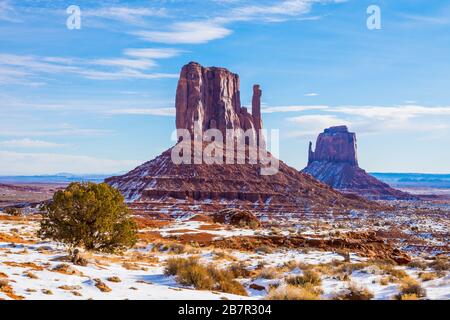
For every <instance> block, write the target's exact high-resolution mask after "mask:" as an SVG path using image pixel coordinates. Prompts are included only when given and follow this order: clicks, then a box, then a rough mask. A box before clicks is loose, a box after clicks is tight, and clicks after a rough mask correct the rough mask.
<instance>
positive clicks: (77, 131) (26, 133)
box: [0, 124, 113, 137]
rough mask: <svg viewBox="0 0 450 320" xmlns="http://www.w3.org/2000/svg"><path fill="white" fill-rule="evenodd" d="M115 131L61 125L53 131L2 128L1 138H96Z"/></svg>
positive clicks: (0, 128) (0, 129)
mask: <svg viewBox="0 0 450 320" xmlns="http://www.w3.org/2000/svg"><path fill="white" fill-rule="evenodd" d="M112 132H113V131H111V130H102V129H89V128H76V127H72V126H70V125H64V124H63V125H61V126H58V127H55V128H52V129H42V130H40V129H37V130H33V129H28V128H27V129H23V130H12V129H5V128H4V126H3V127H0V136H3V137H41V136H78V137H80V136H82V137H94V136H105V135H110V134H111V133H112Z"/></svg>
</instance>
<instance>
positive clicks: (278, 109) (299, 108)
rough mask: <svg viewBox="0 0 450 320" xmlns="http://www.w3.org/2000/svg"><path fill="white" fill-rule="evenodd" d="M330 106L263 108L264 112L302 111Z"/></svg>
mask: <svg viewBox="0 0 450 320" xmlns="http://www.w3.org/2000/svg"><path fill="white" fill-rule="evenodd" d="M328 108H329V107H328V106H274V107H264V108H262V110H261V112H262V113H276V112H301V111H309V110H324V109H328Z"/></svg>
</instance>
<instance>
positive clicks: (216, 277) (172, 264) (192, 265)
mask: <svg viewBox="0 0 450 320" xmlns="http://www.w3.org/2000/svg"><path fill="white" fill-rule="evenodd" d="M164 274H165V275H168V276H176V279H177V282H178V283H180V284H182V285H185V286H193V287H194V288H196V289H198V290H217V291H221V292H226V293H232V294H238V295H245V296H246V295H247V291H246V290H245V288H244V287H243V286H242V285H241V284H240V283H239V282H238V281H236V280H235V275H234V273H233V271H232V270H231V269H218V268H216V267H214V266H213V265H209V266H205V265H201V264H200V263H199V261H198V258H197V257H189V258H187V259H184V258H171V259H168V260H167V262H166V268H165V270H164Z"/></svg>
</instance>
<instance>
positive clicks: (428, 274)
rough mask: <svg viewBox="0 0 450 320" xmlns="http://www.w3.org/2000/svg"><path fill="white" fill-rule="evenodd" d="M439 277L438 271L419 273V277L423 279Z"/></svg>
mask: <svg viewBox="0 0 450 320" xmlns="http://www.w3.org/2000/svg"><path fill="white" fill-rule="evenodd" d="M437 278H438V274H437V273H436V272H421V273H419V279H420V280H422V281H424V282H425V281H431V280H434V279H437Z"/></svg>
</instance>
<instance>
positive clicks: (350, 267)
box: [335, 262, 370, 274]
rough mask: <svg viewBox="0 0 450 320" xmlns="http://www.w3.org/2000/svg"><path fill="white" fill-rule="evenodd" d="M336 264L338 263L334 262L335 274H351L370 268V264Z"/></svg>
mask: <svg viewBox="0 0 450 320" xmlns="http://www.w3.org/2000/svg"><path fill="white" fill-rule="evenodd" d="M338 263H339V262H335V264H337V265H336V268H335V272H336V273H347V274H352V273H353V271H357V270H361V269H364V268H367V267H368V266H370V264H369V263H367V262H357V263H351V262H341V263H340V264H338Z"/></svg>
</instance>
